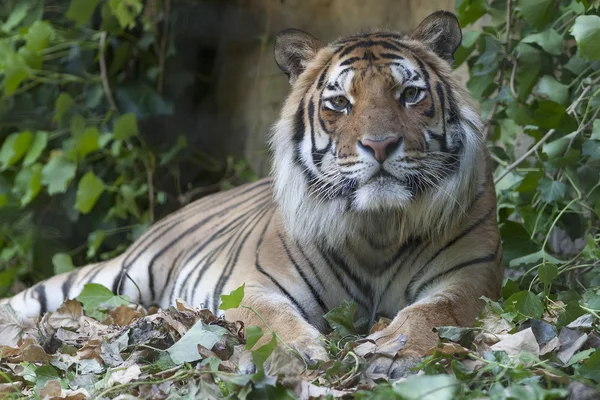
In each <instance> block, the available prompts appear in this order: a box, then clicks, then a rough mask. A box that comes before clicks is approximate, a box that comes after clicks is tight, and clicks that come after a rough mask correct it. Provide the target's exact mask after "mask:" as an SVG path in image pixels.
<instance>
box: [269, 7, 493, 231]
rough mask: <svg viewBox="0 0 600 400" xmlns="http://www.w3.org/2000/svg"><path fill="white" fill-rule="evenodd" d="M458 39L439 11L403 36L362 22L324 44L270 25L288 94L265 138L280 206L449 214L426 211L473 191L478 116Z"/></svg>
mask: <svg viewBox="0 0 600 400" xmlns="http://www.w3.org/2000/svg"><path fill="white" fill-rule="evenodd" d="M460 41H461V32H460V26H459V25H458V21H457V20H456V17H454V15H452V14H450V13H447V12H438V13H434V14H432V15H431V16H429V17H428V18H426V19H425V20H424V21H423V22H422V23H421V24H420V25H419V27H418V28H417V29H416V30H415V31H413V33H412V34H411V35H404V34H399V33H393V32H370V33H366V34H359V35H354V36H348V37H345V38H342V39H339V40H337V41H335V42H333V43H331V44H330V45H328V46H324V45H322V44H321V43H320V42H319V41H318V40H317V39H315V38H314V37H312V36H310V35H309V34H307V33H304V32H302V31H298V30H286V31H283V32H282V33H280V34H279V35H278V36H277V39H276V43H275V59H276V61H277V63H278V65H279V66H280V68H281V69H282V70H283V71H284V72H285V73H286V74H287V75H288V77H289V79H290V82H291V83H292V92H291V94H290V96H289V97H288V100H287V102H286V105H285V106H284V109H283V112H282V117H281V120H280V121H279V122H278V124H277V125H276V127H275V130H274V135H273V138H272V141H271V143H272V145H273V149H274V153H275V165H274V172H275V177H276V182H275V185H276V196H277V197H278V200H279V202H280V203H281V204H283V207H284V209H285V210H284V211H285V212H287V213H288V214H290V213H291V214H292V215H293V214H298V211H297V210H299V209H305V210H304V211H306V209H307V208H308V209H311V210H313V211H316V210H319V211H331V212H332V213H335V212H337V213H346V214H348V213H350V214H356V215H360V214H361V213H363V214H365V215H369V216H371V217H372V216H373V213H375V214H380V215H388V216H398V215H400V214H402V218H403V221H402V223H403V224H404V225H406V224H407V223H411V221H410V220H411V218H412V220H413V223H416V224H418V223H421V222H422V221H418V220H419V218H415V217H407V216H406V214H407V211H410V214H412V213H421V214H423V217H431V218H436V217H437V218H438V219H439V218H441V220H440V224H441V225H443V224H444V223H445V220H447V219H448V218H450V217H449V215H444V216H440V215H437V216H436V212H434V211H433V209H436V210H437V213H438V214H440V212H441V210H440V209H441V208H443V207H446V208H448V209H451V208H452V207H448V204H449V203H453V202H454V203H462V202H464V201H465V200H466V199H467V198H468V197H469V196H470V195H471V194H472V193H471V190H470V189H469V184H470V182H471V181H472V178H473V177H474V176H475V175H477V174H476V171H474V169H475V164H476V159H477V158H478V157H479V153H481V142H482V141H481V134H480V132H478V131H479V130H480V120H479V117H478V115H477V112H476V111H475V109H474V107H473V104H472V102H471V100H470V96H469V95H468V93H467V92H466V90H464V89H463V88H462V87H461V86H460V85H458V83H457V82H456V80H455V79H454V78H453V77H452V75H451V73H452V68H451V63H452V60H453V54H454V52H455V50H456V49H457V47H458V46H459V44H460ZM458 206H459V208H460V206H461V205H460V204H458ZM287 217H288V219H289V218H290V217H289V215H288V216H287ZM329 219H330V220H332V219H333V217H332V218H329ZM338 219H340V218H338ZM335 222H336V223H337V222H338V221H335ZM312 225H319V224H318V223H317V222H314V223H312ZM309 230H310V229H309Z"/></svg>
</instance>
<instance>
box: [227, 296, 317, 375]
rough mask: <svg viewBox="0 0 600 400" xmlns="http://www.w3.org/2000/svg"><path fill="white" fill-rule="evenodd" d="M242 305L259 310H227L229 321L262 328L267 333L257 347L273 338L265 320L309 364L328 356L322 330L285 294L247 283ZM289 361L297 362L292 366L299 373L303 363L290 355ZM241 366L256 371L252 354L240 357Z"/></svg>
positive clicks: (242, 369)
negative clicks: (302, 313) (303, 315)
mask: <svg viewBox="0 0 600 400" xmlns="http://www.w3.org/2000/svg"><path fill="white" fill-rule="evenodd" d="M242 305H243V306H248V307H252V309H254V310H255V311H256V313H254V312H253V311H251V310H248V309H245V308H242V307H239V308H236V309H230V310H227V311H226V312H225V317H226V318H227V319H228V320H229V321H244V324H245V326H246V327H247V326H250V325H257V326H259V327H261V329H262V330H263V332H264V335H263V337H262V338H261V340H260V341H259V342H258V343H257V344H256V345H255V347H254V348H258V347H260V346H261V345H263V344H266V343H267V342H268V341H269V340H271V334H270V333H269V329H268V328H267V327H266V326H265V324H264V323H263V321H262V319H264V320H265V322H266V323H267V324H268V325H269V327H270V328H271V329H273V330H274V331H275V332H276V333H277V335H278V336H279V337H280V338H281V339H282V340H283V341H284V342H285V344H287V346H289V347H291V348H292V349H294V350H296V351H297V352H298V353H299V354H300V355H301V356H302V357H303V358H304V360H305V361H306V362H307V363H308V364H313V363H315V362H318V361H324V360H328V359H329V357H328V355H327V351H326V350H325V348H324V347H323V344H321V342H320V341H319V340H318V337H319V335H320V332H319V331H318V330H317V328H315V327H314V326H312V325H311V324H309V323H308V322H307V321H306V320H305V319H304V318H303V317H302V315H301V313H300V312H299V311H298V310H297V309H296V308H295V307H294V305H293V304H292V303H291V302H290V300H289V299H288V298H287V297H286V296H284V295H283V294H280V293H278V292H275V291H273V290H271V289H268V288H265V287H260V286H246V290H245V295H244V300H243V301H242ZM257 314H259V315H260V317H259V316H258V315H257ZM261 317H262V319H261ZM278 344H279V346H280V347H281V346H282V344H281V343H278ZM287 360H288V361H289V362H290V363H297V364H296V365H294V366H289V367H290V369H295V370H296V372H300V371H299V370H301V369H302V368H303V367H304V363H303V362H301V361H300V360H299V359H297V358H295V357H288V358H287ZM239 367H240V370H241V371H242V372H244V373H248V372H253V371H254V365H253V364H252V363H251V359H250V358H249V357H246V358H245V359H244V360H243V361H242V360H241V362H240V365H239ZM267 369H268V368H267ZM287 371H289V370H287ZM280 372H281V371H280Z"/></svg>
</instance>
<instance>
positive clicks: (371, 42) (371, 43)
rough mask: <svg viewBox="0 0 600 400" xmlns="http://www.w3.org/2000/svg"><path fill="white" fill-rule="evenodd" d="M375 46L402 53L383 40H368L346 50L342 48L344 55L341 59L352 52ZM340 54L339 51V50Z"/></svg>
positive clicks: (342, 54)
mask: <svg viewBox="0 0 600 400" xmlns="http://www.w3.org/2000/svg"><path fill="white" fill-rule="evenodd" d="M373 46H381V47H383V48H385V49H388V50H394V51H400V48H399V47H398V46H396V45H394V44H392V43H390V42H386V41H383V40H377V41H375V40H371V39H367V40H361V41H360V42H358V43H355V44H352V45H350V46H346V47H345V48H344V47H342V48H341V49H340V50H343V51H342V53H341V54H340V55H339V57H340V58H342V57H344V56H346V55H348V54H350V53H351V52H352V51H354V50H356V49H358V48H361V47H373ZM338 52H339V50H338Z"/></svg>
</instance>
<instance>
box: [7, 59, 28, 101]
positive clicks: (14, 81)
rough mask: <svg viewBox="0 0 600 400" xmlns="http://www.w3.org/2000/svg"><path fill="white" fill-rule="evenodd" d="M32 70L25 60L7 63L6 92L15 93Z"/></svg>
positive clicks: (8, 93)
mask: <svg viewBox="0 0 600 400" xmlns="http://www.w3.org/2000/svg"><path fill="white" fill-rule="evenodd" d="M29 74H30V70H29V68H28V67H27V64H25V61H24V60H21V62H17V63H7V67H6V70H5V71H4V93H5V94H6V95H7V96H8V95H11V94H13V92H14V91H15V90H17V88H18V87H19V86H20V85H21V82H23V81H24V80H25V79H27V78H28V77H29Z"/></svg>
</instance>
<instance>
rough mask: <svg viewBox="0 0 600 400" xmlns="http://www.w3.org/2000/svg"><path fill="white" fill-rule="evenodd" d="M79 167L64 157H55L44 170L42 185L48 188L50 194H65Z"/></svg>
mask: <svg viewBox="0 0 600 400" xmlns="http://www.w3.org/2000/svg"><path fill="white" fill-rule="evenodd" d="M75 171H77V166H76V165H75V164H73V163H72V162H71V161H69V160H67V159H66V158H65V157H63V156H57V157H54V158H52V159H51V160H50V162H48V164H46V165H44V168H43V169H42V184H44V185H45V186H48V194H49V195H53V194H56V193H64V192H65V191H66V190H67V186H69V183H70V182H71V180H72V179H73V178H74V177H75Z"/></svg>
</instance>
